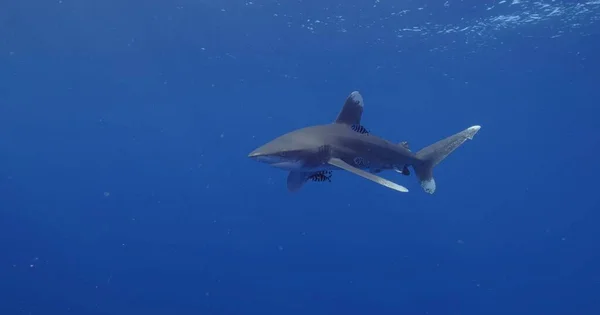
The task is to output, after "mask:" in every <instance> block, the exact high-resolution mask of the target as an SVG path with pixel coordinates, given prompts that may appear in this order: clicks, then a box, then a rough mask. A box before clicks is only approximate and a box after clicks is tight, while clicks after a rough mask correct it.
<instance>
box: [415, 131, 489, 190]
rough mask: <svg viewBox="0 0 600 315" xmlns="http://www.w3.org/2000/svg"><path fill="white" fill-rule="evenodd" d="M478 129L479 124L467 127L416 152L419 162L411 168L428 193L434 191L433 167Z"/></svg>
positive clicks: (470, 137) (469, 138)
mask: <svg viewBox="0 0 600 315" xmlns="http://www.w3.org/2000/svg"><path fill="white" fill-rule="evenodd" d="M479 129H481V126H472V127H469V128H467V129H465V130H463V131H461V132H459V133H456V134H454V135H452V136H450V137H448V138H446V139H443V140H440V141H438V142H436V143H434V144H432V145H430V146H428V147H425V148H423V149H421V150H420V151H419V152H417V153H416V155H417V159H418V160H419V162H418V163H415V165H413V168H414V169H415V173H416V175H417V178H418V179H419V182H421V187H423V190H425V192H427V193H430V194H433V193H434V192H435V179H434V178H433V168H434V167H435V166H436V165H437V164H438V163H440V162H441V161H442V160H443V159H445V158H446V157H447V156H448V155H450V153H452V152H453V151H454V150H456V149H457V148H458V147H460V145H461V144H463V143H464V142H465V141H467V140H471V139H473V136H474V135H475V134H476V133H477V132H478V131H479Z"/></svg>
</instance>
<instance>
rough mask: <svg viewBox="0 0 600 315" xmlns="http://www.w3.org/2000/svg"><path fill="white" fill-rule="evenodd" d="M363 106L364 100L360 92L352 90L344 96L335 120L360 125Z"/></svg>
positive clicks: (340, 122) (339, 122)
mask: <svg viewBox="0 0 600 315" xmlns="http://www.w3.org/2000/svg"><path fill="white" fill-rule="evenodd" d="M363 108H364V102H363V98H362V96H361V95H360V93H358V91H354V92H352V93H350V95H348V97H347V98H346V102H344V107H342V110H341V111H340V113H339V114H338V116H337V118H336V120H335V122H336V123H338V124H346V125H360V119H361V118H362V113H363Z"/></svg>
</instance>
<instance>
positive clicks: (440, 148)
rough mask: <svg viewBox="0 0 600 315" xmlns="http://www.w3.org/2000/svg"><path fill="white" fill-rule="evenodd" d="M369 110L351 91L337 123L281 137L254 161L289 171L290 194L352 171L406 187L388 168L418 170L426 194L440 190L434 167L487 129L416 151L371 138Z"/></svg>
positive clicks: (466, 132) (253, 154) (469, 131)
mask: <svg viewBox="0 0 600 315" xmlns="http://www.w3.org/2000/svg"><path fill="white" fill-rule="evenodd" d="M363 109H364V102H363V98H362V96H361V95H360V93H359V92H358V91H354V92H352V93H350V95H349V96H348V97H347V98H346V102H345V103H344V106H343V107H342V110H341V111H340V113H339V114H338V116H337V118H336V120H335V121H334V122H333V123H329V124H324V125H316V126H309V127H305V128H301V129H297V130H294V131H291V132H289V133H286V134H284V135H281V136H279V137H277V138H275V139H273V140H272V141H270V142H268V143H266V144H265V145H263V146H261V147H259V148H257V149H255V150H254V151H252V152H251V153H250V154H249V155H248V157H250V158H252V159H254V160H256V161H258V162H263V163H267V164H270V165H271V166H273V167H277V168H279V169H283V170H286V171H288V172H289V174H288V178H287V187H288V190H289V191H297V190H299V189H300V188H301V187H302V186H303V185H304V183H306V182H307V181H309V180H314V181H325V180H328V181H331V180H330V179H329V177H327V176H326V175H325V174H326V173H324V172H328V171H337V170H346V171H348V172H351V173H353V174H355V175H358V176H361V177H363V178H365V179H368V180H371V181H373V182H376V183H378V184H380V185H383V186H386V187H388V188H391V189H394V190H396V191H400V192H408V189H406V188H405V187H403V186H401V185H398V184H396V183H393V182H391V181H389V180H387V179H384V178H382V177H380V176H378V175H375V174H377V173H380V172H381V171H384V170H395V171H397V172H401V173H403V174H405V175H407V174H410V173H409V171H408V169H407V166H410V167H412V168H413V170H414V171H415V174H416V177H417V178H418V180H419V182H420V184H421V187H422V188H423V190H424V191H425V192H427V193H429V194H433V193H434V192H435V190H436V184H435V180H434V178H433V168H434V167H435V166H436V165H438V164H439V163H440V162H441V161H442V160H444V159H445V158H446V157H447V156H448V155H450V153H452V152H453V151H454V150H456V149H457V148H458V147H459V146H460V145H462V144H463V143H464V142H465V141H466V140H469V139H472V138H473V136H474V135H475V134H476V133H477V132H478V131H479V129H480V128H481V127H480V126H478V125H475V126H472V127H469V128H467V129H465V130H463V131H461V132H458V133H456V134H454V135H451V136H449V137H447V138H445V139H442V140H440V141H438V142H436V143H434V144H432V145H430V146H427V147H425V148H423V149H421V150H419V151H417V152H416V153H413V152H412V151H410V150H409V148H408V142H406V141H403V142H401V143H394V142H390V141H388V140H386V139H383V138H381V137H378V136H375V135H372V134H370V133H369V132H368V131H367V130H366V128H364V127H363V126H361V125H360V122H361V118H362V113H363Z"/></svg>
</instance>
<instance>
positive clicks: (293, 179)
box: [287, 171, 310, 192]
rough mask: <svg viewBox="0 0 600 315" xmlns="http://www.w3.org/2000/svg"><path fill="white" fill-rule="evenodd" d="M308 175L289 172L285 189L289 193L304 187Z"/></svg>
mask: <svg viewBox="0 0 600 315" xmlns="http://www.w3.org/2000/svg"><path fill="white" fill-rule="evenodd" d="M308 175H310V173H305V172H296V171H291V172H290V173H289V174H288V177H287V188H288V190H289V191H291V192H296V191H298V190H300V188H302V186H304V183H306V180H307V179H308Z"/></svg>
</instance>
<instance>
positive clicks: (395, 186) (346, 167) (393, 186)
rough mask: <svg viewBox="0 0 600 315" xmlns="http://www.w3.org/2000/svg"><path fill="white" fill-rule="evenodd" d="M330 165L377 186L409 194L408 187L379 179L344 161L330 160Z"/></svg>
mask: <svg viewBox="0 0 600 315" xmlns="http://www.w3.org/2000/svg"><path fill="white" fill-rule="evenodd" d="M328 163H329V164H331V165H333V166H337V167H339V168H341V169H343V170H346V171H348V172H350V173H354V174H356V175H358V176H361V177H364V178H366V179H368V180H371V181H374V182H376V183H377V184H379V185H383V186H385V187H387V188H391V189H393V190H396V191H399V192H408V189H406V187H404V186H400V185H398V184H396V183H394V182H391V181H389V180H387V179H385V178H382V177H379V176H377V175H375V174H372V173H369V172H365V171H363V170H361V169H358V168H356V167H354V166H352V165H350V164H348V163H346V162H344V161H342V160H340V159H338V158H332V159H330V160H329V162H328Z"/></svg>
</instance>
